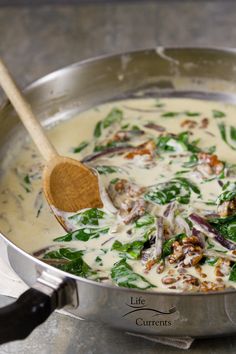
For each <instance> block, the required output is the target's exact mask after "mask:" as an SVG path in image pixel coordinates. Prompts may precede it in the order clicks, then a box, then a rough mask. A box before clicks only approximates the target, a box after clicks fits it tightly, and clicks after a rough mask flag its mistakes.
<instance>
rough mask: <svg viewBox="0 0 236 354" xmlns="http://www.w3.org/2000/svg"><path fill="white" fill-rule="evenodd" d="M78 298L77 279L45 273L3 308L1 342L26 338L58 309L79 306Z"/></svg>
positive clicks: (0, 328) (0, 312)
mask: <svg viewBox="0 0 236 354" xmlns="http://www.w3.org/2000/svg"><path fill="white" fill-rule="evenodd" d="M49 280H50V281H49ZM76 295H77V294H76ZM75 298H76V299H77V296H75V284H74V282H71V281H66V280H63V279H58V278H55V277H50V276H49V275H48V274H46V275H45V274H43V275H41V277H40V278H39V279H38V280H37V282H36V283H35V285H34V286H33V287H32V288H31V289H29V290H27V291H26V292H24V293H23V294H22V295H21V296H20V297H19V298H18V299H17V300H16V301H15V302H14V303H12V304H10V305H8V306H6V307H3V308H0V344H3V343H7V342H11V341H14V340H19V339H24V338H26V337H27V336H28V335H29V334H30V333H31V332H32V331H33V330H34V329H35V328H36V327H37V326H39V325H40V324H41V323H43V322H44V321H46V319H47V318H48V317H49V316H50V314H51V313H52V312H53V311H54V310H55V309H57V308H61V307H63V306H65V305H72V306H74V307H75V306H76V305H77V303H76V304H75Z"/></svg>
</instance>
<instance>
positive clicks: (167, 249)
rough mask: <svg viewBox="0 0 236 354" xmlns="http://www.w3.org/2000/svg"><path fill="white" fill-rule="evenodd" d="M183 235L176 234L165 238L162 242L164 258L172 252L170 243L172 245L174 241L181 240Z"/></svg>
mask: <svg viewBox="0 0 236 354" xmlns="http://www.w3.org/2000/svg"><path fill="white" fill-rule="evenodd" d="M184 237H186V235H185V234H178V235H176V236H174V237H172V238H170V239H169V240H166V241H165V242H164V243H163V249H162V257H163V258H165V257H167V256H169V255H170V254H171V253H172V245H173V243H174V242H175V241H180V240H182V239H183V238H184Z"/></svg>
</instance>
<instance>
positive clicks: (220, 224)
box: [208, 215, 236, 242]
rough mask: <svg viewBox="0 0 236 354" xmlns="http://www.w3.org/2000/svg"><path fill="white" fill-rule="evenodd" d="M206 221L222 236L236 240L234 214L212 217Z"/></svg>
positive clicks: (235, 216)
mask: <svg viewBox="0 0 236 354" xmlns="http://www.w3.org/2000/svg"><path fill="white" fill-rule="evenodd" d="M208 221H209V223H210V224H211V225H212V226H213V227H214V228H215V229H216V230H217V231H218V232H219V233H220V234H221V235H222V236H224V237H225V238H227V239H229V240H231V241H233V242H236V215H231V216H227V217H225V218H212V219H209V220H208Z"/></svg>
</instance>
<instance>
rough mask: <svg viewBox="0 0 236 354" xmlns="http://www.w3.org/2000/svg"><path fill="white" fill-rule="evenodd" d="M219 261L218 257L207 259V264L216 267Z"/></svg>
mask: <svg viewBox="0 0 236 354" xmlns="http://www.w3.org/2000/svg"><path fill="white" fill-rule="evenodd" d="M217 261H218V258H217V257H206V263H207V264H209V265H211V266H214V265H215V264H216V262H217Z"/></svg>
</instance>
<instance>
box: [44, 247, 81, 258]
mask: <svg viewBox="0 0 236 354" xmlns="http://www.w3.org/2000/svg"><path fill="white" fill-rule="evenodd" d="M83 254H84V251H78V250H77V249H74V248H59V249H58V250H55V251H50V252H47V253H45V254H44V256H43V258H44V259H68V260H73V259H76V258H78V257H81V256H82V255H83Z"/></svg>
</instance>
